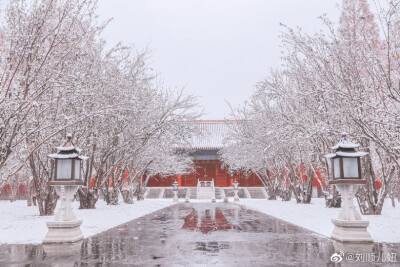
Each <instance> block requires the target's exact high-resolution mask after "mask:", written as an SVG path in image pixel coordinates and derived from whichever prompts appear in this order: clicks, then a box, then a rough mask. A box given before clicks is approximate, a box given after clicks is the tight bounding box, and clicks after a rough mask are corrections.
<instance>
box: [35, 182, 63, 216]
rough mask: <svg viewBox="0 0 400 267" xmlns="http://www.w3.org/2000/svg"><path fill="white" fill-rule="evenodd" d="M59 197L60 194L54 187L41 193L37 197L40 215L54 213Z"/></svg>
mask: <svg viewBox="0 0 400 267" xmlns="http://www.w3.org/2000/svg"><path fill="white" fill-rule="evenodd" d="M58 198H59V196H58V195H57V194H56V192H55V190H54V188H51V189H50V190H49V192H48V193H44V194H40V195H39V197H38V198H37V201H38V207H39V215H40V216H50V215H54V210H55V208H56V205H57V200H58Z"/></svg>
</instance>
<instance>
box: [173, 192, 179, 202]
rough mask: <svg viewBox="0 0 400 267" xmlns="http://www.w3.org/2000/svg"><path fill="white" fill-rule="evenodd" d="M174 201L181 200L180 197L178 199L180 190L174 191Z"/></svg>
mask: <svg viewBox="0 0 400 267" xmlns="http://www.w3.org/2000/svg"><path fill="white" fill-rule="evenodd" d="M173 201H174V202H179V199H178V191H174V199H173Z"/></svg>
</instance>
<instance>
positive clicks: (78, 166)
mask: <svg viewBox="0 0 400 267" xmlns="http://www.w3.org/2000/svg"><path fill="white" fill-rule="evenodd" d="M74 177H75V180H80V179H81V161H80V160H79V159H76V160H75V176H74Z"/></svg>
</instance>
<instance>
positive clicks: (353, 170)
mask: <svg viewBox="0 0 400 267" xmlns="http://www.w3.org/2000/svg"><path fill="white" fill-rule="evenodd" d="M343 176H344V178H358V162H357V158H343Z"/></svg>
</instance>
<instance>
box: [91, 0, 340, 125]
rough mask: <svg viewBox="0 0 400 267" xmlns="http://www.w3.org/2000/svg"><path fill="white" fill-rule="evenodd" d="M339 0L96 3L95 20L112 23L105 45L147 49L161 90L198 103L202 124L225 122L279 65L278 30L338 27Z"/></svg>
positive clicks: (110, 0)
mask: <svg viewBox="0 0 400 267" xmlns="http://www.w3.org/2000/svg"><path fill="white" fill-rule="evenodd" d="M338 1H339V0H100V1H99V10H98V13H99V15H100V19H107V18H113V21H112V22H111V23H110V24H109V26H108V27H107V29H106V30H105V32H104V34H103V37H104V38H105V39H107V41H108V43H109V44H110V45H114V44H116V43H117V42H120V41H121V42H123V43H126V44H131V45H134V46H135V47H136V49H137V50H139V51H142V50H144V49H146V47H148V48H149V49H150V50H151V58H150V61H149V62H148V63H149V64H150V66H151V67H152V68H153V69H154V70H155V72H156V73H159V74H160V77H161V79H162V80H163V81H164V85H165V86H167V87H171V88H179V89H180V88H183V87H184V88H185V93H186V94H192V95H196V96H198V97H199V100H200V104H201V105H202V106H203V107H204V112H205V115H204V119H224V118H226V117H228V116H229V113H230V109H229V106H228V105H227V104H226V101H228V102H229V103H230V104H231V105H233V106H237V105H239V104H241V103H243V102H244V100H246V99H248V98H249V97H250V95H251V93H252V91H253V89H254V85H255V84H256V83H257V82H259V81H261V80H262V79H263V78H265V77H266V76H267V74H268V71H269V70H270V69H271V68H276V67H279V65H280V56H281V48H280V40H279V33H280V32H281V31H282V30H283V28H282V27H281V26H279V23H284V24H286V25H288V26H290V27H296V26H299V27H301V28H302V29H303V30H304V31H306V32H308V33H312V32H315V31H317V30H319V29H321V26H320V22H319V21H318V19H317V17H318V16H320V15H322V14H324V13H326V14H327V15H328V17H329V18H331V19H332V20H334V21H337V20H338V16H339V10H338V8H337V2H338Z"/></svg>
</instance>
